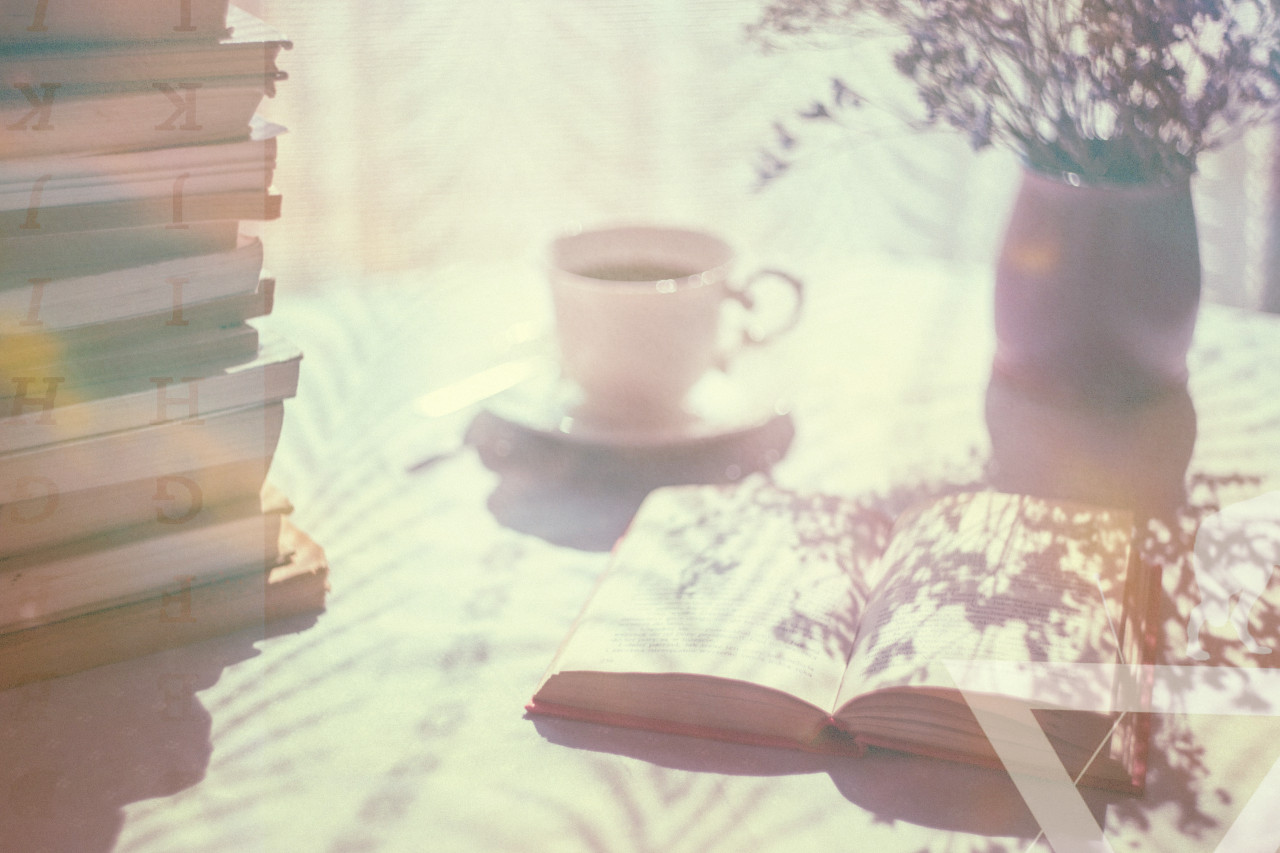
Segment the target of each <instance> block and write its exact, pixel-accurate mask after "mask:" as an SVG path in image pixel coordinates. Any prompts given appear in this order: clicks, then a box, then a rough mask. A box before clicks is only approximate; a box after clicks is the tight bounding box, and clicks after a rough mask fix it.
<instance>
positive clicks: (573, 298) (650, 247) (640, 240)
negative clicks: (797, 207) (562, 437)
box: [549, 226, 804, 424]
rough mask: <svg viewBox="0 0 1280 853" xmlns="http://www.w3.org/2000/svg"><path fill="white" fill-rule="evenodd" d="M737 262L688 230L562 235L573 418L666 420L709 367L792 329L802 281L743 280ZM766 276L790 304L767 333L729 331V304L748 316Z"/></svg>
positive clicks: (565, 360) (555, 288) (557, 268)
mask: <svg viewBox="0 0 1280 853" xmlns="http://www.w3.org/2000/svg"><path fill="white" fill-rule="evenodd" d="M734 260H735V253H734V251H733V249H732V248H731V247H730V246H729V244H728V243H726V242H725V241H724V240H722V239H720V238H719V237H717V236H715V235H712V234H708V233H706V232H703V231H697V230H690V229H685V228H666V227H656V226H629V227H615V228H604V229H599V230H590V231H582V232H579V233H575V234H571V235H567V236H563V237H560V238H558V239H556V240H555V241H554V242H553V243H552V245H551V252H550V271H549V276H550V282H551V295H552V303H553V306H554V308H555V318H556V332H557V337H558V341H559V345H560V357H561V368H562V372H563V375H564V377H565V378H566V379H568V380H570V381H571V382H573V383H576V385H577V386H578V388H579V389H580V391H581V404H580V406H579V408H578V411H577V414H578V415H580V416H582V417H586V418H591V419H593V420H596V421H599V422H607V423H627V424H646V423H654V424H657V423H663V422H670V421H671V420H673V419H676V418H679V417H680V413H681V404H682V401H683V400H684V399H685V397H686V395H687V394H688V393H689V391H690V389H691V388H692V387H693V386H694V384H695V383H697V381H698V380H699V379H700V378H701V377H702V376H703V375H704V374H706V373H707V371H709V370H712V369H715V368H725V367H727V366H728V364H729V362H730V361H731V360H732V359H733V357H734V356H735V354H736V353H737V352H738V351H740V350H741V349H742V348H743V347H744V346H759V345H762V344H765V343H768V342H769V341H772V340H773V339H774V338H776V337H777V335H779V334H781V333H782V332H784V331H786V330H787V329H789V328H791V327H792V326H793V325H795V322H796V320H797V319H798V318H799V312H800V308H801V304H802V302H803V293H804V289H803V286H802V285H801V283H800V281H799V280H797V279H796V278H794V277H792V276H790V275H788V274H786V273H782V272H778V271H776V270H762V271H760V272H758V273H755V274H754V275H752V276H750V277H749V278H747V279H738V278H737V277H736V274H735V272H734V270H733V266H734ZM766 276H771V277H774V278H777V279H779V280H780V281H781V282H783V283H785V285H787V286H788V287H789V288H791V289H792V290H793V291H794V300H793V307H792V310H791V311H790V312H789V313H788V315H787V316H785V317H783V318H781V320H780V322H779V323H778V324H777V326H776V328H774V329H773V330H771V331H769V332H768V333H766V334H752V333H750V332H748V331H747V326H746V324H745V322H742V321H741V320H740V321H739V322H740V325H741V328H739V329H732V328H726V324H727V323H728V322H730V321H729V320H728V319H727V318H728V314H727V312H725V311H724V307H725V305H726V304H727V303H731V302H736V303H739V304H741V305H743V306H745V307H746V309H748V312H750V309H751V308H752V307H753V300H752V298H751V296H750V292H751V290H752V288H753V287H754V286H755V284H756V283H757V282H758V281H760V280H761V279H762V278H764V277H766Z"/></svg>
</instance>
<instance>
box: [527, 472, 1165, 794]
mask: <svg viewBox="0 0 1280 853" xmlns="http://www.w3.org/2000/svg"><path fill="white" fill-rule="evenodd" d="M887 528H888V525H887V523H885V524H883V525H882V526H881V528H880V529H879V530H877V529H876V525H875V523H874V522H872V523H870V524H868V521H867V514H866V513H865V511H859V509H858V507H856V506H855V505H854V504H853V503H852V502H848V501H843V500H840V499H836V498H827V497H822V496H803V495H796V494H794V493H791V492H786V491H783V490H780V489H778V488H776V487H773V486H770V485H765V484H760V483H750V484H746V485H743V486H740V487H738V488H736V489H732V490H722V489H718V488H713V487H681V488H674V489H662V490H658V491H656V492H654V493H652V494H651V495H650V496H649V497H648V498H647V499H646V501H645V503H644V505H643V506H642V507H641V509H640V511H639V513H638V514H637V516H636V518H635V520H634V521H633V523H632V526H631V528H630V530H629V531H628V533H627V535H626V536H624V537H623V539H622V540H621V542H620V543H619V545H618V547H617V548H616V550H615V552H614V555H613V558H612V562H611V565H610V568H609V569H608V571H606V572H605V573H604V574H603V575H602V577H601V579H600V581H599V583H598V584H597V587H596V589H595V591H594V593H593V594H592V596H591V598H590V600H589V601H588V602H587V603H586V605H585V607H584V608H583V610H582V613H581V614H580V615H579V617H578V619H577V621H576V622H575V624H574V626H573V628H572V630H571V632H570V633H569V636H568V637H567V638H566V639H565V641H564V643H563V644H562V645H561V648H560V650H559V651H558V652H557V653H556V655H555V658H554V659H553V660H552V663H551V665H550V667H549V669H548V671H547V674H546V675H545V677H544V678H543V681H542V683H541V684H540V685H539V687H538V689H537V691H536V693H535V695H534V697H533V701H532V703H531V704H530V705H529V706H528V710H529V711H530V712H531V713H535V714H550V715H557V716H563V717H570V718H575V719H582V720H590V721H596V722H604V723H611V724H617V725H626V726H636V727H643V728H651V729H658V730H663V731H670V732H676V733H683V734H692V735H698V736H707V737H716V738H721V739H727V740H734V741H742V742H747V743H758V744H768V745H779V746H791V747H797V748H802V749H811V750H820V751H837V752H849V753H858V752H861V751H862V750H863V749H864V748H865V747H867V746H880V747H887V748H892V749H899V750H904V751H909V752H915V753H922V754H928V755H933V756H938V757H942V758H949V759H953V760H959V761H966V762H971V763H976V764H985V765H990V766H998V764H999V762H998V761H997V758H996V753H995V751H994V750H993V748H992V746H991V744H990V742H989V741H988V740H987V738H986V736H985V735H984V734H983V731H982V729H981V728H980V727H979V726H978V723H977V721H976V720H975V718H974V716H973V714H972V712H971V711H970V710H969V707H968V705H966V703H965V701H964V698H963V697H962V695H961V694H960V693H959V691H958V690H957V689H956V687H955V686H954V683H953V682H952V680H951V679H950V677H949V675H948V673H947V670H946V668H945V664H944V662H945V661H948V660H950V661H985V660H998V661H1052V662H1081V663H1104V664H1105V663H1116V662H1121V661H1123V662H1130V663H1132V662H1135V661H1149V659H1150V657H1151V655H1152V653H1153V651H1154V649H1153V644H1152V642H1151V641H1150V639H1149V637H1150V636H1151V632H1149V631H1148V630H1147V625H1149V624H1150V623H1151V621H1152V618H1151V616H1150V615H1149V611H1150V606H1151V605H1152V603H1153V602H1155V601H1156V596H1155V594H1154V590H1158V588H1159V587H1158V582H1157V583H1155V586H1154V589H1153V588H1152V582H1153V579H1152V578H1151V577H1149V573H1148V572H1147V571H1145V570H1143V569H1141V568H1140V567H1138V566H1136V565H1135V567H1134V568H1133V569H1130V546H1131V542H1132V521H1131V519H1130V518H1129V516H1128V515H1127V514H1126V513H1122V512H1115V511H1109V510H1104V509H1098V508H1092V507H1086V506H1082V505H1075V504H1067V503H1051V502H1045V501H1042V500H1039V499H1035V498H1030V497H1025V496H1017V495H1005V494H999V493H992V492H975V493H966V494H958V495H951V496H948V497H943V498H940V499H938V500H936V501H934V502H932V503H929V504H926V505H924V506H921V507H917V508H915V509H913V510H911V511H909V512H907V513H904V514H903V515H902V516H901V517H900V518H899V519H898V520H897V522H896V523H895V524H894V525H893V526H892V529H891V530H888V533H887V536H886V535H885V530H886V529H887ZM886 540H887V547H885V548H884V549H883V553H882V554H880V555H878V556H877V555H876V554H875V553H874V552H875V551H876V550H878V549H879V547H880V546H881V545H884V544H886ZM869 552H871V553H869ZM1037 718H1038V720H1039V722H1040V724H1041V726H1042V727H1043V729H1044V731H1045V733H1046V734H1047V735H1048V737H1049V740H1050V742H1051V743H1052V744H1053V746H1054V748H1055V749H1056V750H1057V751H1058V754H1059V757H1060V758H1061V760H1062V762H1063V764H1064V765H1065V767H1066V768H1067V770H1068V772H1069V773H1071V774H1072V776H1073V777H1075V776H1077V775H1080V774H1081V771H1083V779H1082V781H1083V782H1084V783H1087V784H1092V785H1096V786H1101V787H1109V788H1114V789H1119V790H1136V789H1138V788H1140V787H1141V785H1142V777H1143V774H1144V765H1145V743H1146V738H1145V729H1143V728H1142V726H1141V723H1140V721H1141V720H1142V719H1143V717H1142V716H1141V715H1139V716H1138V717H1134V716H1133V715H1129V716H1128V717H1125V718H1123V719H1122V720H1121V725H1119V726H1115V725H1114V723H1115V720H1114V719H1113V718H1112V717H1111V716H1109V715H1106V714H1102V713H1097V714H1094V713H1087V712H1079V711H1075V712H1071V711H1058V710H1050V711H1047V712H1045V711H1041V712H1037ZM1009 737H1010V738H1012V739H1015V740H1017V739H1019V738H1020V732H1019V730H1018V727H1017V726H1016V725H1012V724H1011V726H1010V732H1009ZM1028 742H1030V740H1029V741H1028ZM1028 748H1031V747H1028Z"/></svg>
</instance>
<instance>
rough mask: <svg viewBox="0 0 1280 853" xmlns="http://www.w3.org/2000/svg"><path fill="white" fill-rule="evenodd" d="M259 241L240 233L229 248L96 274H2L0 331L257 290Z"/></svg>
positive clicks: (44, 327) (152, 310) (58, 325)
mask: <svg viewBox="0 0 1280 853" xmlns="http://www.w3.org/2000/svg"><path fill="white" fill-rule="evenodd" d="M261 273H262V243H261V242H260V241H259V240H258V239H257V238H256V237H249V236H245V235H241V236H240V239H239V245H237V246H236V248H235V249H233V250H231V251H230V252H219V253H217V254H212V255H198V256H195V257H190V258H177V259H174V260H168V261H161V262H159V263H154V264H147V265H144V266H139V267H129V268H127V269H121V270H111V271H109V272H104V273H99V274H97V275H86V276H78V277H74V278H61V279H51V280H49V279H44V278H40V277H32V278H29V279H26V280H23V281H17V282H11V281H8V280H6V279H4V278H2V277H0V334H12V335H22V334H33V333H35V334H49V333H56V332H59V331H66V330H70V329H76V328H79V327H82V326H89V325H95V324H98V323H110V322H114V321H119V320H129V319H132V318H135V317H148V316H152V315H156V314H173V315H176V316H179V317H181V316H182V315H183V314H185V313H186V312H189V311H191V310H193V309H196V308H198V306H200V305H202V304H206V303H209V302H212V301H214V300H218V299H223V298H226V297H230V296H235V295H237V294H246V293H253V292H254V291H256V290H257V289H258V280H259V277H260V275H261Z"/></svg>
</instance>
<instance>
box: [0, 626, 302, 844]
mask: <svg viewBox="0 0 1280 853" xmlns="http://www.w3.org/2000/svg"><path fill="white" fill-rule="evenodd" d="M312 622H314V618H313V617H312V618H306V619H299V620H289V621H288V622H282V623H279V624H277V625H274V626H272V627H271V629H270V633H271V634H272V635H275V634H279V633H285V632H291V631H298V630H302V629H304V628H306V627H308V626H309V625H310V624H311V623H312ZM261 639H263V631H262V630H261V629H259V630H256V631H244V632H240V633H237V634H232V635H228V636H225V637H220V638H216V639H213V640H207V641H204V642H201V643H196V644H194V645H190V646H185V647H180V648H175V649H169V650H166V651H163V652H158V653H156V654H152V655H148V656H146V657H141V658H135V659H133V660H127V661H122V662H120V663H115V664H111V665H108V666H102V667H98V668H96V669H91V670H87V671H84V672H79V673H75V674H74V675H69V676H63V677H61V678H55V679H51V680H48V681H37V682H33V683H30V684H25V685H22V686H20V687H15V688H12V689H10V690H6V691H3V692H0V756H3V760H2V761H0V849H4V850H21V851H40V853H105V851H109V850H112V849H114V848H115V846H116V840H117V837H118V835H119V833H120V830H121V828H122V827H123V825H124V811H123V809H124V807H125V806H127V805H129V804H131V803H136V802H140V801H142V800H147V799H152V798H156V797H168V796H172V795H174V794H176V793H178V792H179V791H183V790H185V789H187V788H190V787H191V786H193V785H195V784H197V783H198V782H200V781H201V780H202V779H203V778H204V776H205V772H206V771H207V769H208V766H209V761H210V758H211V755H212V745H211V740H210V733H211V729H212V724H213V721H212V717H211V715H210V713H209V711H208V710H207V709H206V708H205V707H204V706H203V705H202V704H201V702H200V700H199V698H198V696H197V693H198V692H199V691H201V690H205V689H207V688H209V687H211V686H212V685H214V684H215V683H217V681H218V680H219V678H221V676H222V673H223V670H224V669H226V668H227V667H228V666H231V665H233V664H236V663H239V662H241V661H244V660H248V659H249V658H252V657H254V656H256V655H257V654H258V652H257V650H256V648H255V642H257V641H259V640H261Z"/></svg>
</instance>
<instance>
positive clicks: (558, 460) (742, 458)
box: [467, 412, 795, 551]
mask: <svg viewBox="0 0 1280 853" xmlns="http://www.w3.org/2000/svg"><path fill="white" fill-rule="evenodd" d="M794 436H795V424H794V422H793V421H792V418H791V416H790V415H780V416H778V417H775V418H772V419H770V420H769V421H767V422H765V423H763V424H761V425H760V426H758V427H756V428H754V429H750V430H745V431H742V432H736V433H734V434H732V435H728V436H720V437H715V438H708V439H703V440H700V441H696V442H690V443H687V444H678V445H673V446H664V447H612V446H607V445H598V444H588V443H584V442H574V441H567V440H564V439H558V438H555V437H551V436H546V435H542V434H540V433H537V432H533V431H531V430H528V429H524V428H522V427H520V426H517V425H515V424H511V423H509V422H507V421H504V420H502V419H501V418H498V417H496V416H494V415H492V414H489V413H487V412H486V413H481V414H480V415H479V416H478V417H477V418H476V419H475V420H474V421H473V422H472V424H471V426H470V428H469V429H468V432H467V442H468V443H469V444H471V445H473V446H474V447H475V448H476V449H477V450H478V452H479V455H480V460H481V461H482V462H483V463H484V465H485V467H487V468H489V469H490V470H491V471H493V472H494V473H496V474H497V475H498V476H499V478H500V479H499V482H498V485H497V487H496V488H495V489H494V491H493V493H492V494H491V495H490V496H489V499H488V507H489V511H490V512H491V513H492V514H493V516H494V518H495V519H497V521H498V522H499V523H500V524H502V525H504V526H505V527H508V528H510V529H512V530H516V531H519V532H521V533H528V534H531V535H534V536H537V537H539V538H541V539H544V540H546V541H548V542H551V543H552V544H555V545H561V546H564V547H569V548H576V549H579V550H584V551H607V550H609V549H610V548H612V547H613V545H614V543H615V542H616V541H617V540H618V537H619V536H621V535H622V533H623V531H625V530H626V528H627V525H628V524H629V523H630V522H631V519H632V517H633V516H634V515H635V513H636V510H637V509H639V507H640V503H641V501H643V500H644V498H645V496H646V495H647V494H649V492H651V491H653V490H654V489H656V488H659V487H661V486H674V485H690V484H724V483H732V482H736V481H738V480H741V479H742V478H744V477H746V476H748V475H750V474H755V473H762V472H767V471H769V470H770V469H771V468H772V467H773V466H774V465H775V464H776V463H777V462H779V461H780V460H781V459H782V458H783V457H784V456H786V454H787V450H788V449H789V448H790V446H791V441H792V439H793V438H794Z"/></svg>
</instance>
